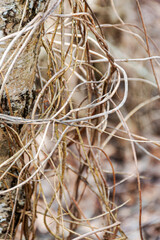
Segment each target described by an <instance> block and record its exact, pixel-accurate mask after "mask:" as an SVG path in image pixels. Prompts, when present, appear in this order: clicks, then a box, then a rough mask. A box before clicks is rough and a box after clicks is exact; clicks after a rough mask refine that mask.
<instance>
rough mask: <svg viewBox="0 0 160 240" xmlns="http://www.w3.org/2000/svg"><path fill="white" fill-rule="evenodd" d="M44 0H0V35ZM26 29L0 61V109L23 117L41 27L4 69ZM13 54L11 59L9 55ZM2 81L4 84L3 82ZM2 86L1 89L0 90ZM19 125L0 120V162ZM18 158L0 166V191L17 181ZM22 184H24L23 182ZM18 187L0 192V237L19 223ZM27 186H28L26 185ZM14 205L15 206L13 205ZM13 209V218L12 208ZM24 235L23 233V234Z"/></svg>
mask: <svg viewBox="0 0 160 240" xmlns="http://www.w3.org/2000/svg"><path fill="white" fill-rule="evenodd" d="M46 2H47V1H45V0H29V1H28V4H27V5H26V3H27V1H24V0H3V1H0V38H2V37H5V36H7V35H10V34H12V33H15V32H17V31H19V30H21V29H22V28H23V27H24V26H26V25H27V24H28V23H29V22H30V21H32V19H33V18H34V17H35V16H36V15H37V14H38V13H39V12H40V11H42V10H43V9H44V6H45V3H46ZM28 34H29V32H28V33H25V34H23V35H22V36H21V37H20V38H18V39H17V41H15V43H14V45H13V46H12V48H11V49H10V50H9V52H8V53H7V55H6V57H5V59H4V61H3V64H2V65H1V66H0V67H1V68H0V87H1V96H0V112H1V113H3V114H7V115H13V116H20V117H24V118H25V117H26V116H27V115H28V114H29V112H30V110H31V105H32V101H33V91H32V90H33V83H34V80H35V71H36V63H37V59H38V54H39V48H40V44H41V29H40V27H38V28H37V29H36V30H35V32H34V34H33V35H32V36H31V38H30V39H29V42H28V43H27V44H26V46H25V48H24V49H23V51H22V52H21V53H20V54H19V56H18V58H17V59H16V61H15V64H14V65H13V68H12V70H11V71H10V73H9V75H8V77H6V76H7V74H8V73H7V72H8V70H9V68H10V66H11V64H12V63H13V61H14V57H15V56H16V54H17V52H16V53H15V51H18V50H19V49H20V47H21V46H22V44H23V43H24V42H25V40H26V39H27V36H28ZM12 40H13V38H9V39H8V40H5V41H0V61H1V60H3V58H2V57H3V56H4V52H5V50H6V49H7V47H8V46H9V44H10V43H11V41H12ZM12 54H15V55H14V56H13V57H12V59H10V57H11V56H12ZM4 81H5V82H6V83H5V85H4V84H3V83H4ZM2 90H3V92H2ZM12 129H14V131H16V132H17V133H18V134H19V133H20V127H15V126H9V125H6V124H5V123H3V122H1V124H0V165H2V164H4V162H5V161H6V160H7V159H8V158H9V157H11V156H12V155H13V154H14V153H15V152H16V151H17V150H18V149H19V144H18V141H16V137H15V135H16V134H13V131H12ZM21 161H23V160H20V159H19V160H18V161H17V162H16V163H15V164H14V165H13V166H12V168H11V169H10V170H9V172H7V174H5V175H4V176H2V174H3V173H4V171H5V170H6V169H7V168H8V165H7V164H4V165H3V167H0V176H1V178H2V179H1V180H0V191H3V190H6V189H9V188H10V187H13V186H15V185H16V184H17V177H18V174H19V171H20V168H21ZM25 187H26V186H25ZM25 187H24V188H21V190H19V194H18V197H17V201H15V198H16V190H13V191H12V192H9V193H6V194H5V195H4V194H3V195H0V239H13V238H14V234H15V229H16V226H17V224H18V223H19V219H20V216H21V212H22V209H25V210H27V209H26V200H25V199H26V197H27V199H28V198H29V196H26V192H27V191H28V190H26V188H25ZM27 189H29V188H27ZM14 206H16V207H14ZM13 210H14V211H15V212H14V218H13V216H12V212H13ZM26 239H27V236H26Z"/></svg>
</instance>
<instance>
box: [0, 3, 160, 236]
mask: <svg viewBox="0 0 160 240" xmlns="http://www.w3.org/2000/svg"><path fill="white" fill-rule="evenodd" d="M66 9H67V10H66ZM24 11H25V9H24ZM24 14H25V13H24ZM42 24H43V28H42V29H41V32H42V35H43V36H42V40H41V42H42V46H41V53H40V56H41V54H42V60H44V58H45V59H46V60H45V64H43V61H42V63H41V62H40V60H39V62H38V63H37V71H36V80H35V82H34V84H33V87H32V90H33V89H34V94H35V96H34V100H33V104H32V107H31V110H30V113H29V114H28V115H27V116H26V117H24V116H23V115H21V116H20V115H16V114H14V113H13V114H11V111H10V114H6V113H5V112H3V111H1V113H0V121H1V124H3V125H4V126H5V127H6V128H7V129H8V131H6V133H5V134H6V135H7V136H8V138H9V139H10V140H11V142H16V144H17V145H18V148H16V151H13V154H12V155H10V156H9V157H8V158H7V159H5V161H3V162H1V164H0V168H1V169H2V168H4V167H5V170H4V171H3V173H2V174H1V176H0V179H1V181H2V180H3V179H4V178H5V176H7V174H8V173H9V172H10V169H11V168H12V167H13V166H15V165H16V164H17V165H18V166H20V167H19V170H18V171H19V173H18V176H17V177H16V184H14V185H12V186H10V187H7V188H6V189H0V194H1V195H5V194H6V193H12V192H14V191H15V192H16V194H15V199H14V201H13V214H12V217H11V220H10V225H9V227H10V226H11V225H12V221H13V219H14V217H13V215H14V214H16V204H17V201H18V199H19V192H20V189H21V190H22V189H24V188H25V186H26V185H27V184H29V185H30V188H31V192H32V193H31V194H30V195H29V196H28V197H27V196H26V195H25V196H26V201H31V202H32V204H31V207H30V211H29V212H27V211H26V210H24V212H23V214H22V215H23V217H21V219H24V215H28V216H29V218H28V223H27V224H28V226H29V227H28V236H29V235H30V236H32V237H34V234H35V233H34V231H35V226H36V221H37V220H36V217H37V216H41V217H42V218H43V223H44V226H45V227H46V229H47V231H48V232H49V233H51V234H52V235H53V236H54V237H55V238H56V239H75V240H78V239H84V238H85V239H93V238H92V237H94V239H102V238H103V239H127V238H126V236H125V233H124V232H123V231H122V229H121V227H120V222H119V221H118V220H117V211H118V208H120V207H122V206H116V203H115V194H116V190H115V188H116V186H117V185H118V184H116V177H115V176H116V172H115V170H114V166H113V164H112V161H111V159H110V158H109V156H108V155H107V152H106V146H107V145H108V143H109V142H110V141H111V140H112V139H113V138H115V139H118V138H119V139H120V138H121V137H120V136H119V132H120V131H122V132H123V134H124V135H125V137H123V139H125V140H126V141H128V142H130V144H131V148H132V152H133V157H134V160H135V166H136V168H135V169H136V171H135V173H134V174H132V176H133V175H134V176H136V177H137V182H138V189H139V215H140V219H139V225H140V228H141V187H140V177H139V173H138V167H137V156H136V150H135V144H138V145H140V143H141V142H149V140H148V139H146V138H144V137H140V136H138V135H135V134H132V133H131V132H130V130H129V127H128V125H127V120H128V119H129V118H130V117H131V116H132V115H133V114H134V113H135V112H137V111H138V110H139V109H140V108H142V107H144V106H145V105H147V104H149V103H150V102H151V101H156V100H158V99H159V96H156V97H154V98H153V99H150V100H149V101H148V102H147V101H146V102H143V103H142V104H141V105H138V106H136V108H135V109H133V111H132V112H130V113H129V114H128V115H127V116H126V117H125V118H124V117H123V115H122V112H121V109H122V108H123V106H124V105H125V103H126V100H127V96H128V77H127V74H126V71H125V70H124V68H123V67H122V66H121V62H124V61H128V62H129V61H135V62H136V61H147V60H150V59H151V58H152V59H153V58H155V59H157V58H158V56H157V57H156V56H155V57H148V58H143V59H114V58H113V56H112V55H111V53H110V51H109V48H108V44H107V41H106V39H105V36H104V34H103V31H102V30H103V29H102V27H103V28H105V25H102V26H101V25H100V24H99V23H98V20H97V18H96V16H95V15H94V13H93V12H92V10H91V8H90V6H89V5H88V4H87V2H86V1H82V0H78V1H58V0H57V1H55V3H54V4H52V3H51V4H50V5H49V7H48V10H46V12H45V13H38V14H37V15H36V17H35V18H34V19H33V20H32V21H31V22H29V23H28V24H27V25H26V26H24V27H23V28H19V30H18V31H17V32H15V33H12V34H10V35H7V36H4V37H2V38H1V39H0V44H1V43H4V42H5V41H9V44H8V46H7V48H6V49H5V51H4V53H3V56H2V57H1V59H0V69H1V72H2V71H3V69H4V67H5V66H6V65H8V66H9V67H8V68H7V71H6V72H5V75H4V76H3V82H2V84H1V89H0V99H1V101H2V98H3V94H4V92H5V94H6V92H7V90H6V89H7V87H6V86H7V85H6V84H7V83H8V82H9V81H10V76H11V75H12V70H13V68H14V66H15V64H16V62H17V61H18V59H19V57H20V56H23V52H24V51H25V49H26V48H27V46H28V44H29V42H30V41H31V39H32V38H33V36H34V34H35V32H36V31H37V30H38V29H39V27H40V26H41V25H42ZM106 27H108V25H106ZM131 34H132V33H131ZM17 43H19V44H17ZM15 44H17V48H16V49H15V51H14V52H13V53H12V55H11V56H9V54H10V50H11V49H12V48H13V46H14V45H15ZM8 56H9V57H8ZM28 81H30V79H28ZM151 84H152V83H151ZM152 85H154V84H152ZM155 87H156V86H155ZM119 91H121V93H122V92H123V95H122V94H121V95H120V96H118V94H117V93H118V92H119ZM9 98H10V97H8V99H9ZM8 102H9V100H8ZM10 109H12V106H11V107H10ZM113 114H115V116H116V119H118V121H119V124H118V125H117V126H116V128H114V129H113V130H112V131H111V129H110V130H108V129H107V126H108V121H110V120H111V119H112V115H113ZM120 128H121V130H120ZM152 143H153V144H156V145H157V144H159V143H158V142H153V141H152ZM140 146H141V145H140ZM141 147H142V146H141ZM13 149H14V147H13ZM143 150H144V151H145V149H143ZM19 161H20V162H21V164H20V165H19V163H18V162H19ZM108 174H112V176H113V182H112V186H110V185H109V184H108V182H107V176H108ZM125 180H126V179H124V181H125ZM46 188H48V189H49V191H50V192H49V196H48V195H47V193H46V191H45V189H46ZM29 198H30V199H29ZM87 198H88V200H87ZM124 204H126V203H124ZM91 205H93V208H94V210H92V214H90V213H88V212H87V208H88V209H90V207H91ZM122 205H123V204H122ZM96 208H97V209H98V210H97V209H96ZM20 223H21V221H20V220H19V224H20ZM97 223H98V224H97ZM22 225H24V223H23V224H22ZM23 227H24V226H23ZM17 229H18V227H16V230H17ZM29 229H32V231H29ZM23 231H24V230H23ZM90 237H91V238H90ZM111 237H112V238H111Z"/></svg>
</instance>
